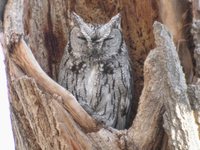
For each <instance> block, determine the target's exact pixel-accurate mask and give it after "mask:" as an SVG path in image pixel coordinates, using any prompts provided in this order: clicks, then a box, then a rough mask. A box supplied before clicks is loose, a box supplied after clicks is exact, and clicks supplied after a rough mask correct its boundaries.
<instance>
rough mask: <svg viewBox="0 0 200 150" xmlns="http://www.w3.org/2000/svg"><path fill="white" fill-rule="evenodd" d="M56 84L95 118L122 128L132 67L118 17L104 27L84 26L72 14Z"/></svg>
mask: <svg viewBox="0 0 200 150" xmlns="http://www.w3.org/2000/svg"><path fill="white" fill-rule="evenodd" d="M72 18H73V21H74V24H75V25H74V27H73V28H72V30H71V32H70V34H69V42H68V45H67V46H66V49H65V52H64V55H63V58H62V60H61V64H60V72H59V77H58V82H59V84H61V85H62V86H63V87H65V88H66V89H68V90H69V91H70V92H71V93H72V94H73V95H74V96H75V97H76V98H77V100H78V101H79V103H80V104H81V105H82V106H83V108H84V109H85V110H86V111H87V112H88V113H89V114H91V115H92V116H94V117H95V118H96V119H98V120H101V121H103V122H105V124H106V125H108V126H112V127H115V128H117V129H124V128H125V126H126V123H127V117H128V114H129V111H130V106H131V105H130V104H131V100H132V90H131V87H132V85H131V84H132V82H131V81H132V77H131V67H130V62H129V57H128V51H127V48H126V44H125V42H124V40H123V37H122V32H121V28H120V24H121V17H120V15H119V14H118V15H116V16H114V17H113V18H112V19H111V20H110V21H109V22H108V23H106V24H103V25H92V24H87V23H85V22H84V21H83V19H82V18H81V17H80V16H78V15H77V14H75V13H73V14H72Z"/></svg>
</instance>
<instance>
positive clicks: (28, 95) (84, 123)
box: [0, 0, 200, 150]
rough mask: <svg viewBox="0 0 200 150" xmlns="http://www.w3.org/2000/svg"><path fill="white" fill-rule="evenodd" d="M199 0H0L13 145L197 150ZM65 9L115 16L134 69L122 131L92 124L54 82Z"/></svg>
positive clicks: (98, 17)
mask: <svg viewBox="0 0 200 150" xmlns="http://www.w3.org/2000/svg"><path fill="white" fill-rule="evenodd" d="M199 3H200V2H199V1H198V0H168V1H166V0H157V1H154V0H149V1H141V0H114V1H111V0H104V1H102V0H90V1H89V0H79V1H72V0H51V1H50V0H42V1H39V0H29V1H24V0H15V1H14V0H8V1H6V0H2V1H1V2H0V19H1V21H2V22H3V25H1V24H0V32H1V33H0V49H2V50H3V52H4V53H5V56H6V67H7V78H8V88H9V93H10V97H9V99H10V106H11V107H10V111H11V120H12V127H13V133H14V138H15V146H16V149H17V150H32V149H33V150H40V149H48V150H51V149H52V150H62V149H63V150H65V149H87V150H89V149H92V150H93V149H103V150H106V149H116V150H117V149H130V150H168V149H180V150H199V149H200V141H199V134H200V131H199V128H200V109H199V108H200V94H199V88H200V87H199V74H200V73H199V72H200V69H199V66H200V62H199V60H200V57H199V45H200V43H199V42H200V37H199V33H200V20H199V16H200V13H199V10H200V7H199ZM5 4H6V7H5ZM72 11H75V12H76V13H78V14H79V15H81V16H82V17H83V18H84V19H85V20H86V21H88V22H95V23H105V22H106V21H107V20H108V19H110V18H111V17H112V16H114V15H115V14H117V13H118V12H121V14H122V29H123V35H124V38H125V41H126V43H127V45H128V48H129V51H130V58H131V60H132V62H133V63H132V68H133V70H134V77H133V80H134V85H133V86H134V98H133V101H134V106H133V107H134V108H133V112H132V120H133V121H131V122H130V128H129V129H127V130H116V129H113V128H111V127H106V126H105V125H103V124H101V123H99V122H98V121H96V120H95V119H94V118H92V117H91V116H90V115H89V114H87V112H86V111H85V110H84V109H83V108H82V107H81V106H80V105H79V103H78V102H77V101H76V99H75V97H74V96H73V95H72V94H71V93H70V92H68V91H67V90H66V89H64V88H63V87H61V86H60V85H58V84H57V82H56V81H57V75H58V71H59V70H58V69H59V67H58V66H59V63H60V60H61V57H62V55H63V51H64V47H65V46H66V43H67V41H68V37H67V35H68V33H69V31H70V27H71V15H70V14H71V12H72ZM2 16H4V17H2ZM154 21H160V22H162V23H163V24H164V25H165V26H164V25H163V24H161V23H159V22H155V23H154ZM2 31H3V32H2ZM153 48H154V49H153ZM143 68H144V69H143Z"/></svg>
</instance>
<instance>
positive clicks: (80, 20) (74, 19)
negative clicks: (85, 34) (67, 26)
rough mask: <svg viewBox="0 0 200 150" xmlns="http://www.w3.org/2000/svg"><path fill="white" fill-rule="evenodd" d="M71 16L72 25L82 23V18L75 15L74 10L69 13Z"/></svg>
mask: <svg viewBox="0 0 200 150" xmlns="http://www.w3.org/2000/svg"><path fill="white" fill-rule="evenodd" d="M71 18H72V21H73V24H74V25H78V26H80V25H81V24H82V23H83V19H82V18H81V17H80V16H79V15H77V14H76V13H75V12H72V13H71Z"/></svg>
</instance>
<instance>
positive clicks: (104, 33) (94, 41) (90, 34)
mask: <svg viewBox="0 0 200 150" xmlns="http://www.w3.org/2000/svg"><path fill="white" fill-rule="evenodd" d="M72 20H73V22H74V26H73V28H72V30H71V32H70V35H69V40H70V42H69V44H70V46H71V49H72V52H73V55H74V56H76V57H81V56H87V57H88V56H89V57H92V58H97V59H98V58H101V57H103V56H108V57H109V56H114V55H117V54H119V52H120V51H121V45H122V41H123V39H122V33H121V16H120V14H117V15H116V16H114V17H112V18H111V20H110V21H108V22H107V23H105V24H100V25H97V24H89V23H86V22H84V20H83V19H82V18H81V17H80V16H78V15H77V14H76V13H74V12H73V13H72Z"/></svg>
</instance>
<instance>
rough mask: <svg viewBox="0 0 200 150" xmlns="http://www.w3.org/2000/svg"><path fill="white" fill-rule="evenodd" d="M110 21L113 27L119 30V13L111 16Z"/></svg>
mask: <svg viewBox="0 0 200 150" xmlns="http://www.w3.org/2000/svg"><path fill="white" fill-rule="evenodd" d="M110 22H111V23H112V26H113V27H114V28H118V29H120V30H121V14H120V13H118V14H117V15H115V16H114V17H112V18H111V20H110Z"/></svg>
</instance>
